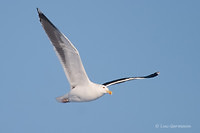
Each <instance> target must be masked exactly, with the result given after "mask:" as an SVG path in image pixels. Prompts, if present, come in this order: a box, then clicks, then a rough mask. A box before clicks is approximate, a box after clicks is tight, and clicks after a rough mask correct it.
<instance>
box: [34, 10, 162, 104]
mask: <svg viewBox="0 0 200 133" xmlns="http://www.w3.org/2000/svg"><path fill="white" fill-rule="evenodd" d="M37 11H38V15H39V18H40V22H41V24H42V27H43V28H44V30H45V32H46V34H47V36H48V37H49V39H50V41H51V43H52V44H53V47H54V50H55V52H56V54H57V56H58V58H59V60H60V62H61V64H62V67H63V69H64V72H65V75H66V77H67V79H68V81H69V83H70V86H71V88H70V91H69V93H67V94H65V95H63V96H60V97H57V98H56V99H57V101H58V102H61V103H66V102H88V101H92V100H95V99H97V98H99V97H101V96H103V95H104V94H106V93H108V94H112V91H110V90H109V89H108V88H107V87H108V86H110V85H114V84H119V83H123V82H126V81H130V80H134V79H145V78H153V77H155V76H157V75H158V74H159V72H156V73H153V74H150V75H148V76H142V77H127V78H121V79H117V80H113V81H109V82H106V83H104V84H96V83H93V82H91V81H90V80H89V78H88V76H87V74H86V72H85V69H84V67H83V64H82V61H81V58H80V55H79V52H78V50H77V49H76V48H75V47H74V45H73V44H72V43H71V42H70V40H69V39H68V38H67V37H66V36H65V35H64V34H63V33H61V32H60V31H59V30H58V29H57V28H56V27H55V26H54V25H53V24H52V22H51V21H50V20H49V19H48V18H47V17H46V16H45V15H44V14H43V13H42V12H41V11H40V10H39V9H38V8H37Z"/></svg>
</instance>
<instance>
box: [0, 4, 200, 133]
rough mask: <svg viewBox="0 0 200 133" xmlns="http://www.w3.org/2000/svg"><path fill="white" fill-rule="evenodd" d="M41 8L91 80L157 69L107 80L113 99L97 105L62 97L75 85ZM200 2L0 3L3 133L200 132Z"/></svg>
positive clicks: (0, 126) (0, 127) (0, 125)
mask: <svg viewBox="0 0 200 133" xmlns="http://www.w3.org/2000/svg"><path fill="white" fill-rule="evenodd" d="M37 7H38V8H40V10H41V11H42V12H43V13H44V14H45V15H46V16H47V17H48V18H49V19H50V20H51V21H52V22H53V23H54V24H55V25H56V26H57V27H58V28H59V29H60V30H61V31H62V32H63V33H64V34H65V35H66V36H67V37H68V38H69V39H70V40H71V42H72V43H73V44H74V45H75V47H76V48H77V49H78V50H79V52H80V55H81V58H82V61H83V64H84V67H85V69H86V72H87V74H88V76H89V78H90V79H91V80H92V81H94V82H96V83H104V82H106V81H110V80H113V79H117V78H122V77H127V76H143V75H148V74H151V73H153V72H156V71H160V72H161V73H160V75H159V76H158V77H156V78H154V79H147V80H135V81H130V82H126V83H123V84H119V85H115V86H111V87H109V89H110V90H112V91H113V95H112V96H110V95H105V96H103V97H102V98H100V99H98V100H95V101H92V102H86V103H69V104H61V103H57V102H56V100H55V98H56V97H57V96H61V95H64V94H65V93H67V92H68V91H69V84H68V81H67V79H66V77H65V74H64V71H63V69H62V67H61V65H60V62H59V61H58V58H57V57H56V54H55V52H54V50H53V47H52V45H51V44H50V42H49V39H48V38H47V35H46V34H45V32H44V30H43V29H42V27H41V24H40V23H39V19H38V15H37V12H36V8H37ZM199 7H200V1H198V0H132V1H131V0H123V1H122V0H121V1H120V0H99V1H97V0H96V1H94V0H76V1H75V0H59V1H55V0H54V1H50V0H43V1H42V0H32V1H28V0H16V1H14V0H13V1H11V0H2V1H1V4H0V12H1V13H0V14H1V21H0V26H1V30H0V36H1V39H0V45H1V49H0V61H1V65H0V68H1V69H0V82H1V83H0V132H1V133H80V132H81V133H83V132H85V133H105V132H110V133H111V132H113V133H131V132H132V133H133V132H135V133H150V132H152V133H161V132H162V133H169V132H174V133H175V132H176V133H194V132H196V133H197V132H200V127H199V120H200V114H199V112H200V106H199V101H200V97H199V94H200V78H199V75H200V71H199V69H200V52H199V51H200V8H199ZM163 125H165V126H169V127H168V128H162V126H163ZM170 125H186V126H191V127H189V128H171V127H170Z"/></svg>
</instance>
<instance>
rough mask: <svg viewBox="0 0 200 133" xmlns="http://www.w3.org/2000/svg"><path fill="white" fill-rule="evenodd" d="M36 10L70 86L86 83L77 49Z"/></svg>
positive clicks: (87, 81) (85, 75) (87, 80)
mask: <svg viewBox="0 0 200 133" xmlns="http://www.w3.org/2000/svg"><path fill="white" fill-rule="evenodd" d="M37 11H38V15H39V18H40V22H41V24H42V27H43V28H44V30H45V32H46V33H47V35H48V37H49V39H50V41H51V43H52V44H53V46H54V49H55V51H56V54H57V55H58V57H59V60H60V62H61V64H62V66H63V68H64V71H65V75H66V76H67V79H68V81H69V83H70V85H71V88H74V87H75V86H77V85H83V84H88V83H89V82H90V80H89V78H88V76H87V74H86V72H85V69H84V67H83V64H82V62H81V58H80V55H79V52H78V50H77V49H76V48H75V47H74V45H73V44H72V43H71V42H70V40H69V39H68V38H67V37H66V36H65V35H64V34H63V33H61V32H60V31H59V30H58V29H57V28H56V27H55V26H54V25H53V24H52V23H51V21H49V19H48V18H47V17H46V16H45V15H44V14H43V13H42V12H41V11H40V10H39V9H38V8H37Z"/></svg>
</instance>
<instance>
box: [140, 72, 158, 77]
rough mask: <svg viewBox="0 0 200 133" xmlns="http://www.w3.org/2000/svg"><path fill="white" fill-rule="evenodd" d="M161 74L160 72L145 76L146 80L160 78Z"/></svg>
mask: <svg viewBox="0 0 200 133" xmlns="http://www.w3.org/2000/svg"><path fill="white" fill-rule="evenodd" d="M159 74H160V72H155V73H153V74H150V75H148V76H145V77H144V78H153V77H156V76H158V75H159Z"/></svg>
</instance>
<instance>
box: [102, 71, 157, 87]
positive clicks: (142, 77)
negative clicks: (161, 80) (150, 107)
mask: <svg viewBox="0 0 200 133" xmlns="http://www.w3.org/2000/svg"><path fill="white" fill-rule="evenodd" d="M158 74H160V72H155V73H153V74H150V75H148V76H141V77H127V78H121V79H116V80H113V81H109V82H106V83H104V84H103V85H105V86H107V87H108V86H111V85H115V84H119V83H123V82H126V81H130V80H134V79H147V78H153V77H156V76H158Z"/></svg>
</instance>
